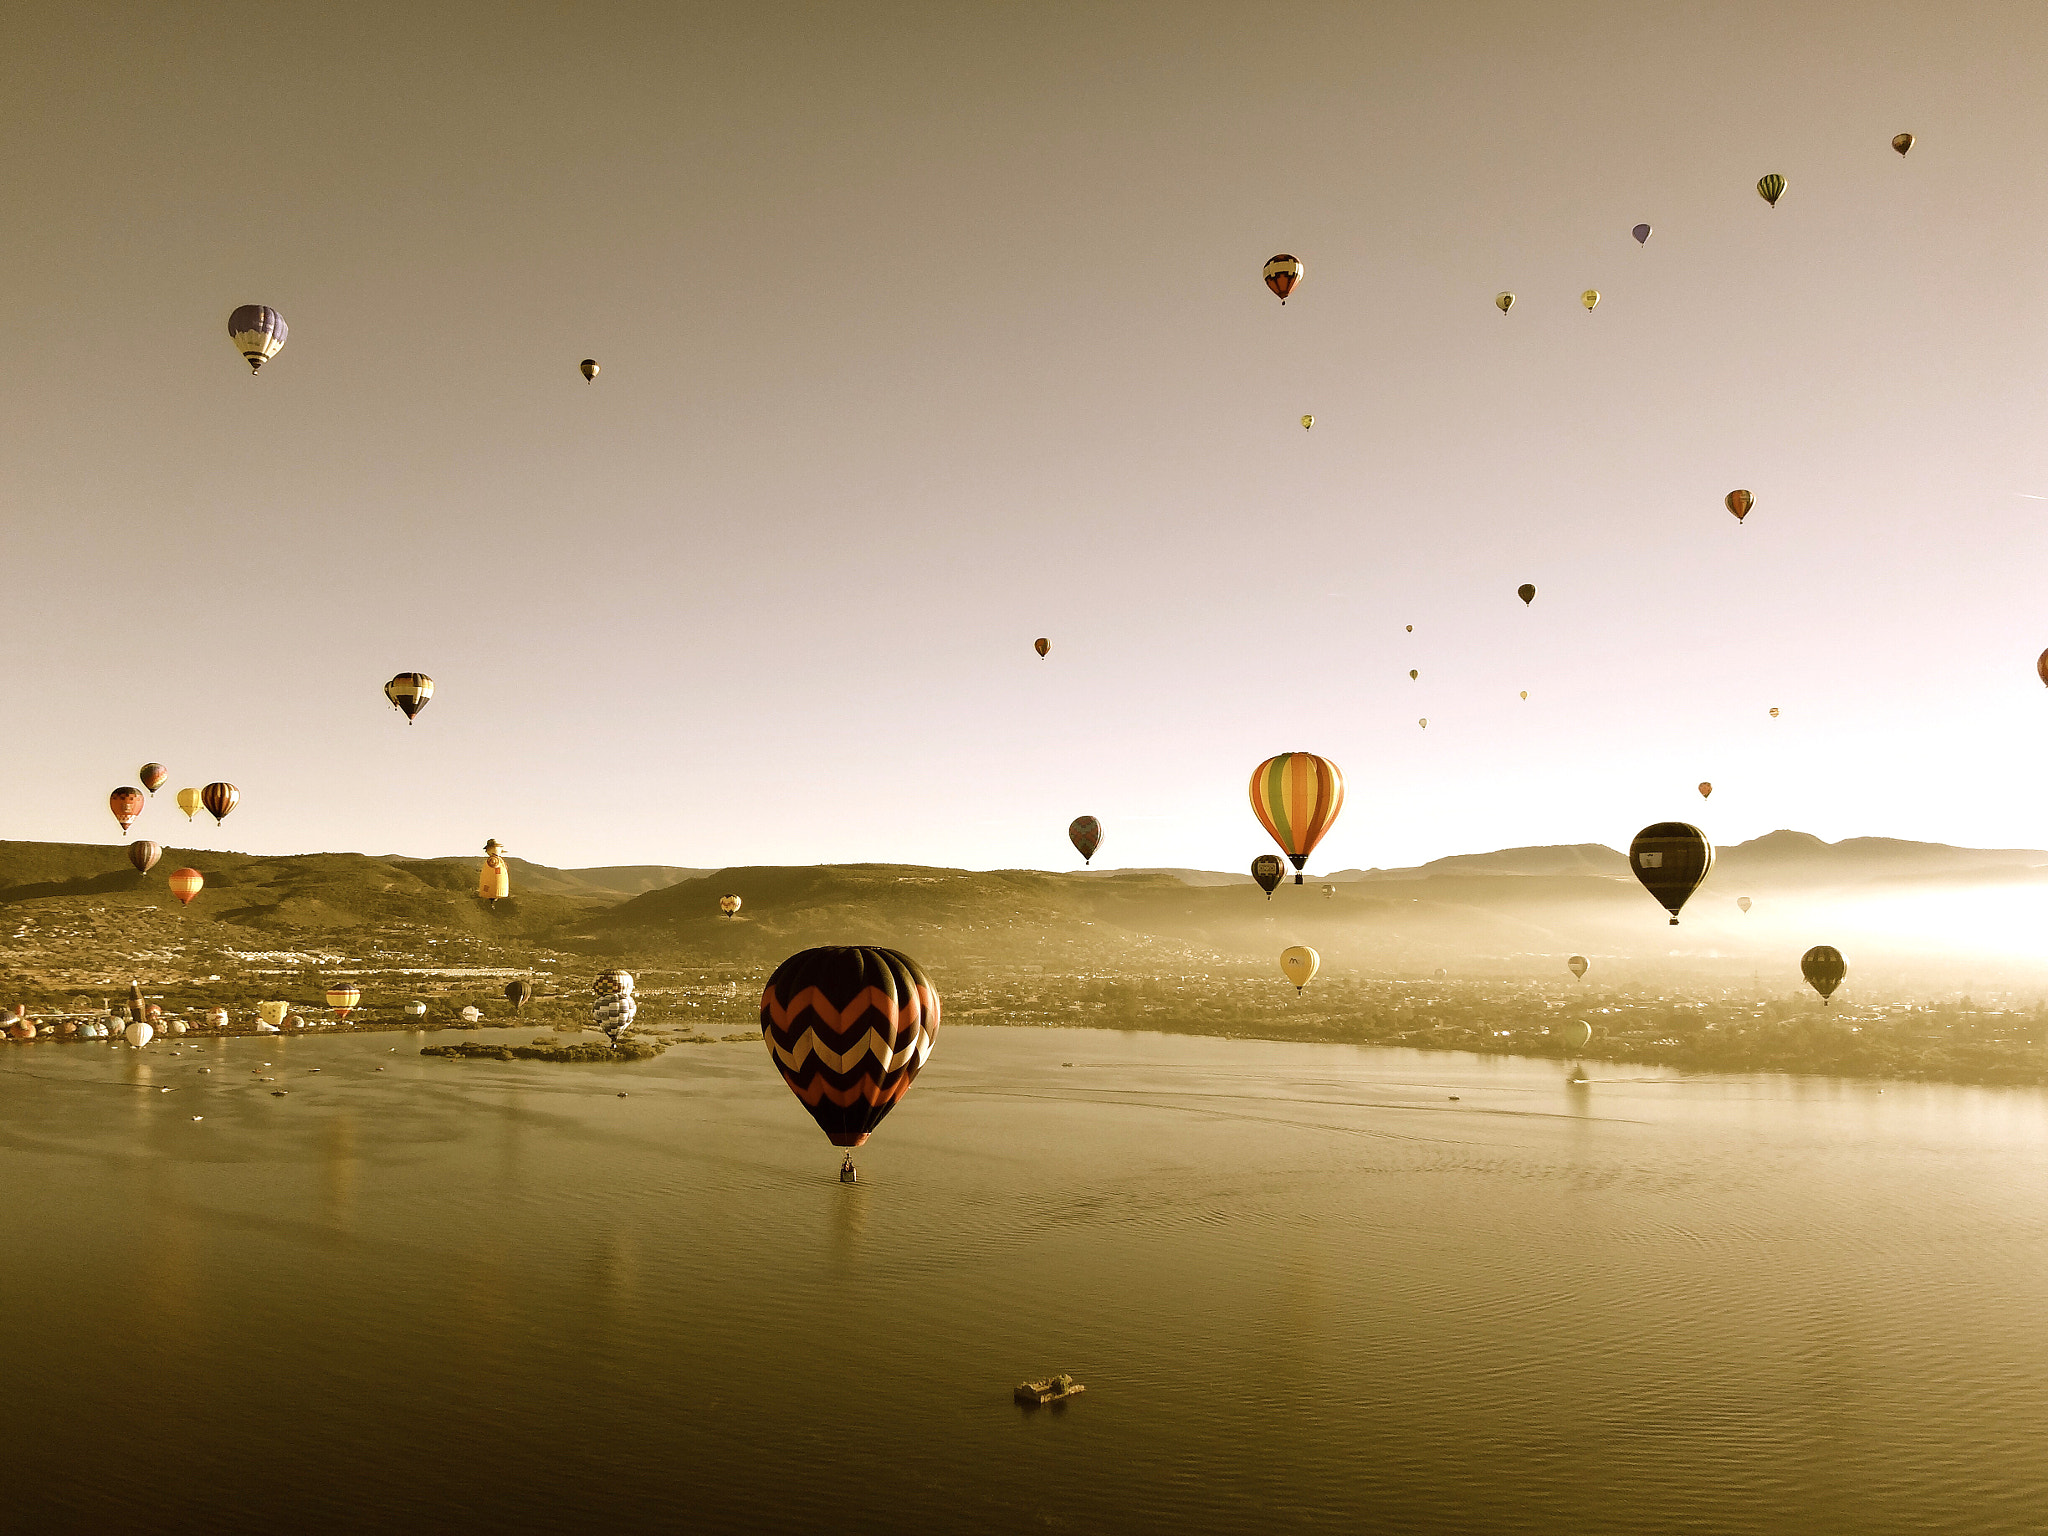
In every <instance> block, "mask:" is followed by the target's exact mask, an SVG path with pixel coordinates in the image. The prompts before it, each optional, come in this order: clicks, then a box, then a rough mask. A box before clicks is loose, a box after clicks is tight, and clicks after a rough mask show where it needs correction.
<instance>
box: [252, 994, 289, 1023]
mask: <svg viewBox="0 0 2048 1536" xmlns="http://www.w3.org/2000/svg"><path fill="white" fill-rule="evenodd" d="M291 1011H292V1005H291V1004H290V1003H288V1002H285V1001H283V1000H282V999H279V1000H278V1001H275V1002H269V1003H258V1004H257V1005H256V1017H257V1018H259V1019H261V1020H262V1021H263V1022H264V1023H265V1024H268V1025H269V1026H270V1027H271V1028H272V1029H276V1028H279V1027H280V1026H282V1025H283V1023H284V1021H285V1019H286V1018H287V1017H288V1016H289V1015H290V1014H291Z"/></svg>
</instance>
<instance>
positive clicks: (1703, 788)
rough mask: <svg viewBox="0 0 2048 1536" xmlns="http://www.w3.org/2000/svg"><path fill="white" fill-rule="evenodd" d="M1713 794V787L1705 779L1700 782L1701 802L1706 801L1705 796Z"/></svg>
mask: <svg viewBox="0 0 2048 1536" xmlns="http://www.w3.org/2000/svg"><path fill="white" fill-rule="evenodd" d="M1713 792H1714V786H1713V785H1711V784H1709V783H1708V782H1707V781H1706V780H1705V779H1702V780H1700V798H1701V799H1702V800H1704V799H1706V798H1707V796H1709V795H1711V794H1712V793H1713Z"/></svg>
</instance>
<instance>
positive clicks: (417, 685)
mask: <svg viewBox="0 0 2048 1536" xmlns="http://www.w3.org/2000/svg"><path fill="white" fill-rule="evenodd" d="M433 696H434V680H433V679H432V678H431V677H429V676H427V674H426V673H424V672H401V673H399V674H398V676H396V677H394V678H393V679H391V681H390V682H388V683H386V684H385V685H384V697H385V698H387V699H389V700H390V701H391V707H392V708H393V709H402V710H404V711H405V722H406V724H408V725H410V724H412V722H413V719H414V718H415V717H416V716H417V715H418V714H419V712H420V711H421V710H423V709H425V708H426V707H427V701H428V700H429V699H431V698H433Z"/></svg>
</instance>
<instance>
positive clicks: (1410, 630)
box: [1408, 624, 1415, 635]
mask: <svg viewBox="0 0 2048 1536" xmlns="http://www.w3.org/2000/svg"><path fill="white" fill-rule="evenodd" d="M1408 633H1409V634H1411V635H1412V634H1414V633H1415V626H1414V625H1413V624H1410V625H1409V626H1408Z"/></svg>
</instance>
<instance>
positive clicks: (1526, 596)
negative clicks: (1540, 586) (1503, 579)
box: [1515, 581, 1536, 606]
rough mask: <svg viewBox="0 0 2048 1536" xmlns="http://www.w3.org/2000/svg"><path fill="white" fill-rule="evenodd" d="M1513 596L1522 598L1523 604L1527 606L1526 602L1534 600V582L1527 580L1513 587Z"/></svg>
mask: <svg viewBox="0 0 2048 1536" xmlns="http://www.w3.org/2000/svg"><path fill="white" fill-rule="evenodd" d="M1515 596H1517V597H1519V598H1520V599H1521V600H1522V602H1523V605H1524V606H1527V605H1528V604H1530V603H1533V602H1535V601H1536V585H1535V583H1534V582H1528V581H1525V582H1523V583H1522V584H1521V585H1520V586H1519V587H1517V588H1515Z"/></svg>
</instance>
